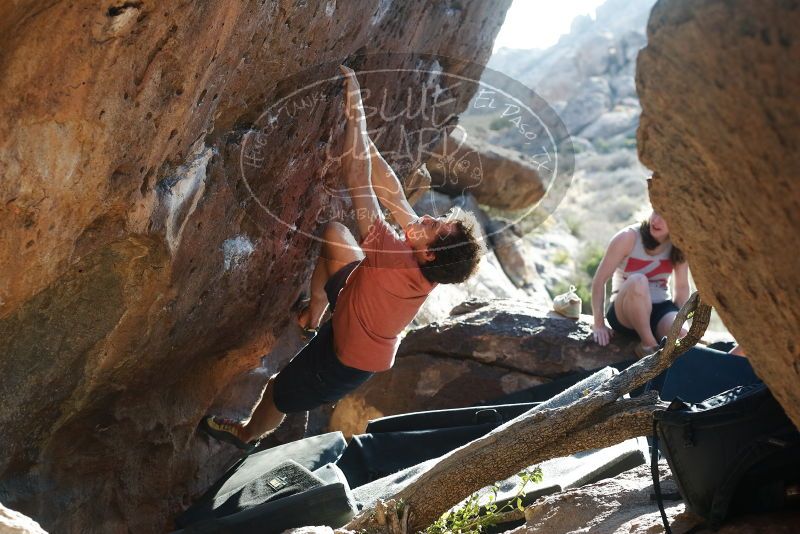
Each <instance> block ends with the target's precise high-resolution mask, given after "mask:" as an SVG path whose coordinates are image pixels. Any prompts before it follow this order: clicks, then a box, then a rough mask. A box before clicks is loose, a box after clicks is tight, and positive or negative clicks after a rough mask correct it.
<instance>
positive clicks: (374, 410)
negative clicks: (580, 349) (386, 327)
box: [329, 354, 547, 437]
mask: <svg viewBox="0 0 800 534" xmlns="http://www.w3.org/2000/svg"><path fill="white" fill-rule="evenodd" d="M546 381H547V380H546V379H542V378H537V377H534V376H530V375H528V374H526V373H521V372H515V371H510V370H509V369H507V368H504V367H500V366H495V365H486V364H484V363H481V362H480V361H475V360H467V359H455V358H448V357H441V356H434V355H430V354H409V355H405V356H403V357H399V358H397V361H396V362H395V365H394V367H393V368H392V369H391V370H389V371H385V372H383V373H378V374H376V375H375V376H373V377H372V378H371V379H370V380H369V381H368V382H367V383H366V384H364V385H362V386H361V387H359V388H358V389H357V390H356V391H354V392H352V393H350V394H349V395H347V396H346V397H345V398H343V399H342V400H340V401H339V402H338V403H336V407H335V408H334V409H333V414H332V415H331V420H330V428H329V431H334V430H339V431H341V432H342V433H344V434H345V435H346V436H348V437H349V436H351V435H353V434H361V433H363V432H364V429H365V428H366V426H367V423H368V422H369V420H370V419H378V418H380V417H384V416H387V415H396V414H401V413H409V412H419V411H425V410H438V409H447V408H460V407H463V406H472V405H475V404H478V403H481V402H484V401H488V400H491V399H495V398H497V397H501V396H503V395H505V394H508V393H513V392H515V391H519V390H522V389H525V388H528V387H531V386H536V385H538V384H542V383H544V382H546Z"/></svg>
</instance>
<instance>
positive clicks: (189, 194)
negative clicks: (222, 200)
mask: <svg viewBox="0 0 800 534" xmlns="http://www.w3.org/2000/svg"><path fill="white" fill-rule="evenodd" d="M212 155H213V150H212V149H211V148H209V147H207V146H205V144H204V143H203V142H202V140H201V141H198V142H197V143H195V145H194V146H193V147H192V151H191V153H190V154H189V157H187V158H186V163H185V164H183V165H181V166H180V167H178V169H177V170H176V171H175V175H174V176H173V177H171V178H170V179H169V180H168V184H170V185H166V187H167V188H168V191H167V197H166V198H167V209H168V212H167V224H166V230H167V244H168V245H169V250H170V252H172V253H173V254H174V253H175V251H176V250H177V249H178V245H180V242H181V236H182V235H183V230H184V228H185V227H186V222H187V221H188V220H189V217H191V216H192V213H193V212H194V210H195V208H197V203H198V202H200V198H201V197H202V196H203V192H204V191H205V189H206V167H207V166H208V162H209V160H210V159H211V156H212Z"/></svg>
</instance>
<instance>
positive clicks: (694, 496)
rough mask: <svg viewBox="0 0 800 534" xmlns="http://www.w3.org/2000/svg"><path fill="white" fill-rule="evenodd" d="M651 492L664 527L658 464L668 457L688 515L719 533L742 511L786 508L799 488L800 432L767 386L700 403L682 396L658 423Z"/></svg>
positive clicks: (738, 390) (732, 391)
mask: <svg viewBox="0 0 800 534" xmlns="http://www.w3.org/2000/svg"><path fill="white" fill-rule="evenodd" d="M653 441H654V442H653V451H652V452H653V466H652V467H653V487H654V489H655V493H656V498H657V500H658V504H659V509H660V510H661V517H662V519H663V520H664V526H665V528H666V531H667V532H668V533H669V532H670V529H669V525H668V521H667V517H666V514H665V513H664V507H663V502H662V499H661V495H660V488H659V484H658V469H657V467H656V462H657V458H656V456H657V451H658V450H660V451H661V453H662V454H663V455H664V456H665V457H666V459H667V463H668V464H669V467H670V469H671V470H672V474H673V476H674V478H675V481H676V483H677V485H678V490H679V491H680V494H681V496H682V497H683V500H684V502H685V503H686V506H687V508H688V509H689V510H691V511H692V512H694V513H695V514H697V515H699V516H701V517H703V518H704V519H705V521H706V524H707V526H708V527H710V528H712V529H716V528H718V527H719V526H720V524H721V523H722V522H723V521H724V520H725V519H726V518H727V517H728V516H729V515H730V512H731V511H732V510H736V512H737V513H738V512H748V513H757V512H766V511H772V510H777V509H780V508H783V507H785V506H786V505H787V495H788V494H789V492H788V491H787V489H788V488H791V487H793V486H794V487H796V485H797V484H798V483H800V433H798V431H797V429H796V428H795V426H794V425H793V424H792V422H791V421H790V420H789V418H788V417H787V416H786V414H785V413H784V411H783V408H781V406H780V404H778V402H777V401H776V400H775V398H774V397H773V396H772V395H771V394H770V392H769V390H768V389H767V388H766V386H765V385H764V384H763V383H757V384H751V385H748V386H738V387H735V388H733V389H730V390H728V391H725V392H723V393H720V394H719V395H716V396H714V397H711V398H709V399H706V400H705V401H703V402H701V403H697V404H687V403H685V402H683V401H681V400H680V399H676V400H675V401H673V402H672V404H670V406H669V407H668V408H667V409H666V410H662V411H658V412H655V414H654V418H653Z"/></svg>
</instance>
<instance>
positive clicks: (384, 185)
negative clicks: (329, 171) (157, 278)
mask: <svg viewBox="0 0 800 534" xmlns="http://www.w3.org/2000/svg"><path fill="white" fill-rule="evenodd" d="M369 147H370V154H371V157H370V159H371V161H372V189H373V190H374V191H375V195H376V196H377V197H378V201H379V202H380V203H381V206H383V207H384V208H386V209H388V210H389V211H390V212H391V214H392V217H393V218H394V220H395V222H397V224H399V225H400V226H402V227H405V226H406V225H407V224H408V223H410V222H412V221H416V220H417V219H419V216H418V215H417V214H416V213H415V212H414V208H412V207H411V204H409V203H408V199H407V198H406V194H405V192H404V191H403V186H402V185H401V184H400V180H398V179H397V175H396V174H395V173H394V170H392V168H391V167H390V166H389V164H388V163H386V160H384V159H383V156H381V153H380V152H378V149H377V148H376V147H375V144H374V143H373V142H372V139H369Z"/></svg>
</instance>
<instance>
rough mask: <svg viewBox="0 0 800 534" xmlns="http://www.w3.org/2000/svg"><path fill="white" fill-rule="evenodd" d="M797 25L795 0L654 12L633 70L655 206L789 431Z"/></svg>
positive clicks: (798, 206) (799, 194) (794, 367)
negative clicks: (783, 413) (785, 416)
mask: <svg viewBox="0 0 800 534" xmlns="http://www.w3.org/2000/svg"><path fill="white" fill-rule="evenodd" d="M799 28H800V6H798V5H797V3H795V2H780V1H767V2H763V1H756V0H751V1H733V2H723V1H721V0H720V1H703V2H693V1H689V0H686V1H682V0H673V1H662V2H659V3H658V4H657V5H656V7H655V8H654V9H653V13H652V16H651V18H650V23H649V26H648V46H647V48H646V49H645V50H643V51H642V52H641V54H640V55H639V62H638V71H637V86H638V90H639V95H640V98H641V103H642V112H643V114H642V119H641V123H640V126H639V132H638V141H639V151H640V157H641V159H642V161H643V162H644V163H645V164H646V165H647V166H649V167H650V168H651V169H653V171H654V176H653V179H652V180H651V184H650V195H651V198H652V201H653V205H654V207H655V208H656V209H657V210H658V211H660V212H661V213H662V214H663V215H664V217H665V218H666V220H667V222H668V223H669V226H670V231H671V235H672V236H673V239H674V240H675V241H676V242H677V244H678V245H679V246H680V247H681V248H682V249H683V250H684V251H685V252H686V255H687V257H688V259H689V263H690V265H691V269H692V275H693V276H694V279H695V281H696V283H697V287H698V288H699V290H700V292H701V294H702V295H703V298H705V299H707V300H708V301H709V302H710V303H711V304H713V305H714V307H715V308H716V309H717V311H718V312H719V315H720V317H721V318H722V320H723V321H724V323H725V325H726V326H727V327H728V329H729V330H730V332H731V333H732V334H733V335H734V337H736V339H737V340H739V342H740V343H741V344H742V346H743V347H744V349H745V351H746V352H747V354H748V355H749V357H750V360H751V362H752V364H753V367H754V369H755V371H756V372H757V373H758V375H759V376H760V377H761V378H763V379H764V381H765V382H766V383H767V385H768V386H769V388H770V390H772V392H773V393H774V394H775V397H776V398H777V399H778V400H779V401H780V403H781V404H782V405H783V407H784V408H785V409H786V411H787V414H788V415H789V416H790V417H791V418H792V420H793V421H794V423H795V424H796V425H797V426H800V342H798V338H797V334H798V332H797V327H798V325H800V308H798V306H797V302H798V297H800V292H799V290H798V288H800V260H798V255H797V254H796V250H797V249H798V248H800V238H798V232H797V229H798V227H800V181H798V179H797V177H798V175H800V95H799V94H798V91H797V88H798V87H800V30H799Z"/></svg>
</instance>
